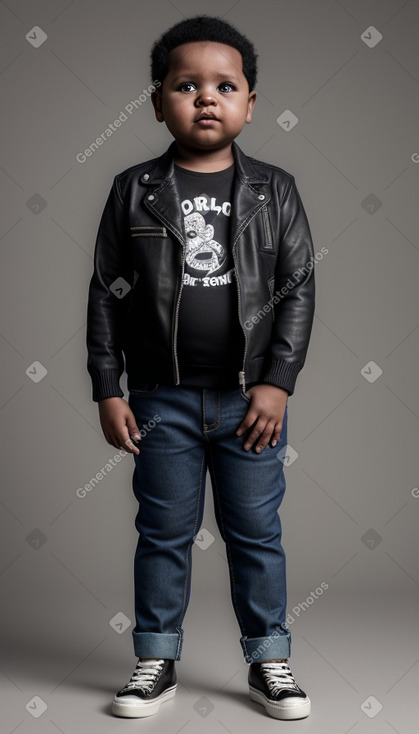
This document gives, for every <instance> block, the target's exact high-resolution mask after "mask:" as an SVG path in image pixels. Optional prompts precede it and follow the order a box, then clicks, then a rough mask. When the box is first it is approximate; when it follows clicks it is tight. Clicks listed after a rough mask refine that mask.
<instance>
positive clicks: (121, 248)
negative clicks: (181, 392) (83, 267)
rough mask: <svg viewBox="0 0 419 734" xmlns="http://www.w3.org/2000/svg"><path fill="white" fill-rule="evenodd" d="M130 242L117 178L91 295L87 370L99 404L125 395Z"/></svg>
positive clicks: (104, 222)
mask: <svg viewBox="0 0 419 734" xmlns="http://www.w3.org/2000/svg"><path fill="white" fill-rule="evenodd" d="M128 243H129V240H128V237H127V223H126V217H125V212H124V202H123V200H122V196H121V192H120V190H119V187H118V181H117V178H115V179H114V182H113V186H112V189H111V191H110V194H109V196H108V199H107V202H106V205H105V208H104V210H103V214H102V218H101V221H100V224H99V230H98V234H97V238H96V246H95V252H94V271H93V275H92V278H91V281H90V286H89V293H88V306H87V334H86V341H87V351H88V358H87V369H88V372H89V374H90V377H91V380H92V387H93V400H94V401H96V402H98V401H99V400H103V399H104V398H110V397H123V395H124V393H123V391H122V390H121V388H120V385H119V380H120V377H121V375H122V373H123V371H124V366H125V362H124V355H123V351H122V346H121V342H122V327H123V322H124V314H125V312H126V307H127V303H128V301H129V295H128V294H129V291H130V287H131V275H130V267H129V254H128V253H129V250H128Z"/></svg>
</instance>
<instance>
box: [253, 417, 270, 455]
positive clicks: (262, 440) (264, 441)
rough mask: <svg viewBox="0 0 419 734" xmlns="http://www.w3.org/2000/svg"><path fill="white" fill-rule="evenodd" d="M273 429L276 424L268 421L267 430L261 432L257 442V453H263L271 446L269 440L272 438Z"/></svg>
mask: <svg viewBox="0 0 419 734" xmlns="http://www.w3.org/2000/svg"><path fill="white" fill-rule="evenodd" d="M273 429H274V424H272V423H267V425H266V428H265V430H264V431H263V432H262V433H261V435H260V436H259V438H258V439H257V442H256V446H255V451H256V453H257V454H260V453H262V451H263V450H264V449H266V447H267V446H269V442H270V440H271V438H272V431H273Z"/></svg>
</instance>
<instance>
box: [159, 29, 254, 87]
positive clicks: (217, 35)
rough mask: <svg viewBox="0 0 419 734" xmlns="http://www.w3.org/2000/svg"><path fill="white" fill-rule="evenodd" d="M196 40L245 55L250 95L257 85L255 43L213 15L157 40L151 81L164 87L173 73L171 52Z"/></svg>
mask: <svg viewBox="0 0 419 734" xmlns="http://www.w3.org/2000/svg"><path fill="white" fill-rule="evenodd" d="M193 41H217V42H218V43H225V44H227V46H232V47H233V48H235V49H237V51H239V52H240V53H241V56H242V60H243V74H244V76H245V77H246V79H247V83H248V84H249V92H252V91H253V89H254V88H255V86H256V77H257V53H256V51H255V48H254V46H253V44H252V43H251V41H249V40H248V39H247V38H246V36H244V35H243V34H242V33H240V31H238V30H237V29H236V28H234V26H232V25H230V23H226V21H225V20H222V19H221V18H217V17H215V16H209V15H196V16H194V17H193V18H187V19H186V20H182V21H181V22H180V23H176V25H174V26H172V27H171V28H169V30H167V31H166V32H165V33H163V34H162V35H161V36H160V38H158V39H157V41H155V43H154V45H153V47H152V49H151V78H152V81H153V83H155V82H156V81H159V82H160V84H163V81H164V78H165V76H166V75H167V73H168V71H169V63H168V57H169V53H170V51H172V49H174V48H176V47H177V46H180V45H181V44H182V43H192V42H193Z"/></svg>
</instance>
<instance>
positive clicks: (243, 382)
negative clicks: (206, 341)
mask: <svg viewBox="0 0 419 734" xmlns="http://www.w3.org/2000/svg"><path fill="white" fill-rule="evenodd" d="M267 204H268V202H265V204H264V205H263V206H262V207H260V208H259V209H257V210H256V211H255V212H253V216H252V217H251V219H249V221H248V222H247V225H246V227H248V226H249V224H250V222H251V221H252V219H254V218H255V216H256V215H257V214H258V212H259V211H260V210H261V209H262V211H263V209H264V208H265V209H266V206H267ZM266 213H268V212H266ZM264 224H265V219H264ZM265 227H266V224H265ZM243 231H244V230H242V231H241V232H240V235H241V234H243ZM238 238H239V237H238V236H237V237H236V239H235V240H234V242H233V246H232V253H233V261H234V269H235V273H236V283H237V295H238V310H239V322H240V326H241V327H242V330H243V336H244V354H243V366H242V369H241V370H240V372H239V385H240V387H241V388H242V390H243V393H245V392H246V371H245V366H246V356H247V348H248V343H247V336H246V330H245V328H244V325H243V321H242V317H241V294H240V285H239V276H238V268H237V260H236V244H237V240H238ZM271 241H272V237H271Z"/></svg>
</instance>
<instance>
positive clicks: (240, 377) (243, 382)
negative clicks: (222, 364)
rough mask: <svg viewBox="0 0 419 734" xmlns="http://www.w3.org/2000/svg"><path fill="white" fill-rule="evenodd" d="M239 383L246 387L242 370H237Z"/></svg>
mask: <svg viewBox="0 0 419 734" xmlns="http://www.w3.org/2000/svg"><path fill="white" fill-rule="evenodd" d="M239 384H240V385H241V387H242V388H243V389H245V388H246V377H245V374H244V371H241V372H239Z"/></svg>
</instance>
